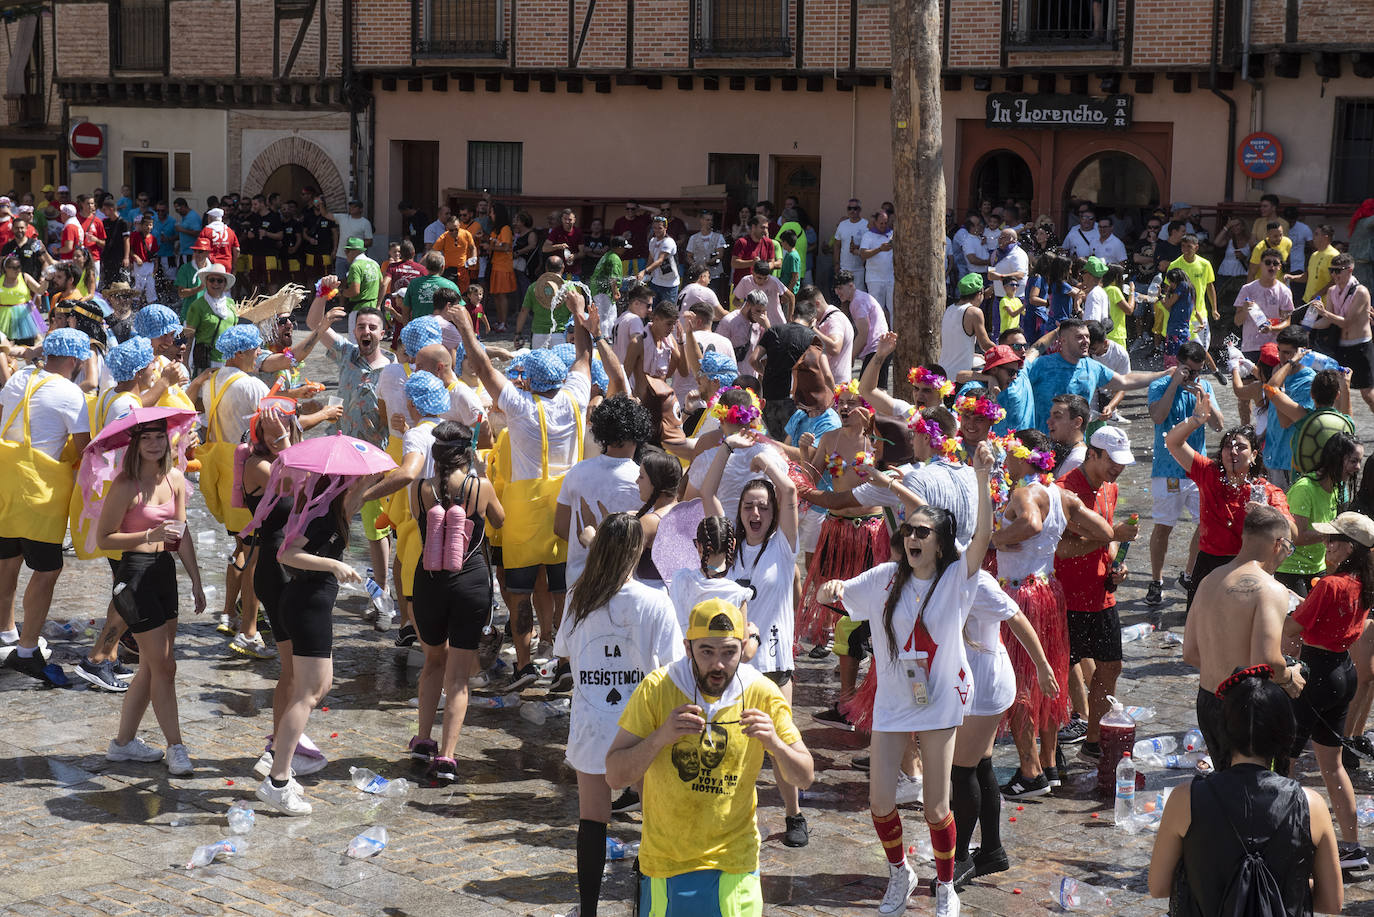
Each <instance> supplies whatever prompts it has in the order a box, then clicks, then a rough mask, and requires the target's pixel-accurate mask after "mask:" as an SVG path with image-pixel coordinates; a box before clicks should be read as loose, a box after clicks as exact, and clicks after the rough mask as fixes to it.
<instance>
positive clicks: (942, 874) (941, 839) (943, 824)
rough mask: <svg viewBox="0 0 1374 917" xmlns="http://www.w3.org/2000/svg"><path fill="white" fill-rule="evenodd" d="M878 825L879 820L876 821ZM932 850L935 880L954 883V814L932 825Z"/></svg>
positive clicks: (951, 813)
mask: <svg viewBox="0 0 1374 917" xmlns="http://www.w3.org/2000/svg"><path fill="white" fill-rule="evenodd" d="M874 823H875V824H876V823H877V819H874ZM929 827H930V849H931V850H932V851H934V853H935V878H936V879H937V880H938V881H940V882H953V881H954V845H955V833H956V832H955V830H954V813H953V812H949V813H946V815H945V817H944V818H942V819H940V820H939V821H938V822H935V823H932V824H930V826H929Z"/></svg>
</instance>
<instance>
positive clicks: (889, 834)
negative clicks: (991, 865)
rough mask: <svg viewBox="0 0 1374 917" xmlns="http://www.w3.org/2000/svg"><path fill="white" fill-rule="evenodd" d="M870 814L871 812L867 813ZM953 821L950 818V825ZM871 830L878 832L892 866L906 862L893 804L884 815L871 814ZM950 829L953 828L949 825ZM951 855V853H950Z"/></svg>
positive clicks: (900, 830)
mask: <svg viewBox="0 0 1374 917" xmlns="http://www.w3.org/2000/svg"><path fill="white" fill-rule="evenodd" d="M869 814H870V815H872V813H869ZM953 824H954V821H953V820H952V819H951V821H950V825H951V826H952V825H953ZM873 830H875V831H877V832H878V840H880V841H882V842H883V853H885V854H887V861H888V862H889V863H891V864H892V865H893V866H900V865H901V864H902V863H904V862H906V847H905V846H903V842H902V817H901V816H900V815H898V814H897V807H896V806H893V807H892V811H891V812H889V813H887V814H886V815H873ZM950 830H951V831H953V830H954V829H953V828H952V827H951V828H950ZM950 837H951V841H950V849H951V851H952V850H953V844H954V842H953V840H952V838H953V835H952V834H951V835H950ZM951 855H952V853H951ZM953 863H954V861H953V860H951V861H950V870H951V871H950V875H951V876H952V875H953V874H954V873H953V869H954V865H953Z"/></svg>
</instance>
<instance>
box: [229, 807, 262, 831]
mask: <svg viewBox="0 0 1374 917" xmlns="http://www.w3.org/2000/svg"><path fill="white" fill-rule="evenodd" d="M225 818H227V819H228V820H229V830H230V831H232V832H234V833H235V834H247V833H248V832H249V831H252V830H253V824H254V822H256V821H257V815H256V814H255V813H254V812H253V807H252V806H249V805H244V804H243V803H241V802H236V803H234V804H233V805H232V806H230V807H229V811H228V812H227V813H226V814H225Z"/></svg>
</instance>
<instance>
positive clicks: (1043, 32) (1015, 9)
mask: <svg viewBox="0 0 1374 917" xmlns="http://www.w3.org/2000/svg"><path fill="white" fill-rule="evenodd" d="M1116 35H1117V27H1116V0H1012V4H1011V22H1009V23H1008V24H1007V44H1010V45H1016V46H1019V47H1022V48H1025V49H1026V50H1029V51H1052V50H1064V49H1082V48H1115V47H1116Z"/></svg>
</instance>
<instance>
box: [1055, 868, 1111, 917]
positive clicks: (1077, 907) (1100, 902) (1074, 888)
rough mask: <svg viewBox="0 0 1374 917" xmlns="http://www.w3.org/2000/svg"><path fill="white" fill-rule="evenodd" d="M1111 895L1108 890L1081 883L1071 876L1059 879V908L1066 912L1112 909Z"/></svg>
mask: <svg viewBox="0 0 1374 917" xmlns="http://www.w3.org/2000/svg"><path fill="white" fill-rule="evenodd" d="M1111 903H1112V898H1111V895H1109V894H1108V893H1107V890H1106V889H1103V888H1098V887H1097V886H1095V885H1089V884H1088V883H1086V882H1080V881H1078V880H1077V879H1075V878H1073V877H1071V876H1061V877H1060V879H1059V906H1060V907H1062V908H1063V909H1064V910H1066V911H1086V910H1094V911H1095V910H1101V909H1103V908H1107V907H1110V906H1111Z"/></svg>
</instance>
